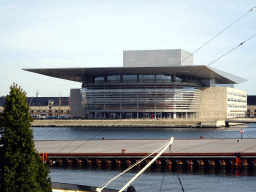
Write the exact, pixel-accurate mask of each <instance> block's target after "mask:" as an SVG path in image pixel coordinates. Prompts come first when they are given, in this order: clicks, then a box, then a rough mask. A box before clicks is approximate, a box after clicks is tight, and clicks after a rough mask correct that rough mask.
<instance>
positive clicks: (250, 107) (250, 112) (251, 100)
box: [246, 95, 256, 118]
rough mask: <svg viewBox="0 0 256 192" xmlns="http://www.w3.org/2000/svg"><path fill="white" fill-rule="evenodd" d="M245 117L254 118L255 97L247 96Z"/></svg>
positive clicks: (255, 115)
mask: <svg viewBox="0 0 256 192" xmlns="http://www.w3.org/2000/svg"><path fill="white" fill-rule="evenodd" d="M246 117H254V118H256V95H248V96H247V113H246Z"/></svg>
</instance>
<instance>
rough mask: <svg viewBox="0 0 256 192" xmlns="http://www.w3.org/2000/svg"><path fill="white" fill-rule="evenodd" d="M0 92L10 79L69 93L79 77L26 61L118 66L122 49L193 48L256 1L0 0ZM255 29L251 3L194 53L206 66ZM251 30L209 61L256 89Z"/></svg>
mask: <svg viewBox="0 0 256 192" xmlns="http://www.w3.org/2000/svg"><path fill="white" fill-rule="evenodd" d="M0 5H1V6H0V26H1V28H0V65H1V67H0V86H1V88H0V96H3V95H7V94H8V93H9V90H10V85H12V84H13V82H15V83H17V84H18V85H20V86H21V87H22V88H23V89H24V90H25V91H26V92H27V96H35V95H36V90H39V95H40V96H56V97H58V96H59V95H60V93H61V96H68V95H69V91H70V88H80V87H81V83H76V82H72V81H67V80H60V79H56V78H51V77H47V76H43V75H38V74H34V73H30V72H26V71H23V70H22V69H23V68H69V67H115V66H122V63H123V50H154V49H183V50H185V51H188V52H191V53H192V52H194V51H195V50H197V49H198V48H199V47H200V46H202V45H203V44H204V43H206V42H207V41H208V40H210V39H211V38H212V37H214V36H215V35H216V34H218V33H219V32H220V31H222V30H223V29H224V28H225V27H227V26H228V25H230V24H231V23H232V22H234V21H235V20H237V19H238V18H239V17H241V16H242V15H244V14H245V13H247V12H248V11H249V10H250V9H251V8H253V7H255V6H256V2H255V0H243V1H241V0H214V1H209V0H179V1H177V0H176V1H172V0H168V1H164V0H158V1H150V0H145V1H139V0H136V1H135V0H129V1H125V0H124V1H123V0H119V1H117V0H116V1H110V0H109V1H103V0H102V1H97V0H92V1H89V0H73V1H66V0H62V1H59V0H58V1H55V0H52V1H50V0H44V1H43V0H41V1H37V0H32V1H26V0H24V1H21V0H20V1H19V0H16V1H15V0H10V1H5V0H2V1H1V3H0ZM255 33H256V8H255V9H254V10H253V11H251V12H249V13H248V14H247V15H246V16H245V17H243V18H242V19H241V20H239V21H238V22H237V23H235V24H234V25H233V26H232V27H230V28H229V29H228V30H227V31H225V32H224V33H222V34H221V35H220V36H218V37H217V38H216V39H215V40H213V41H212V42H211V43H209V44H207V45H206V46H205V47H203V48H202V49H201V50H199V51H198V52H196V53H195V54H194V65H208V64H209V63H211V62H212V61H214V60H215V59H217V58H218V57H220V56H222V55H223V54H225V53H226V52H228V51H230V50H231V49H233V48H234V47H236V46H237V45H239V44H240V43H241V42H243V41H245V40H246V39H248V38H250V37H252V36H253V35H255ZM255 66H256V37H254V38H252V39H251V40H250V41H248V42H246V43H245V44H244V45H243V46H240V47H238V48H237V49H236V50H234V51H233V52H231V53H230V54H228V55H227V56H225V57H223V58H222V59H220V60H218V61H217V62H215V63H213V64H212V65H211V67H214V68H217V69H220V70H223V71H227V72H229V73H231V74H234V75H237V76H239V77H242V78H245V79H247V80H248V82H246V83H242V84H240V85H235V88H238V89H242V90H246V91H247V92H248V94H249V95H256V90H255V88H256V86H255V82H256V78H255V77H256V75H255V73H256V70H255Z"/></svg>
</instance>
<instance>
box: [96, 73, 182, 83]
mask: <svg viewBox="0 0 256 192" xmlns="http://www.w3.org/2000/svg"><path fill="white" fill-rule="evenodd" d="M120 80H121V76H120V75H110V76H107V81H108V82H111V81H112V82H120ZM137 80H138V76H137V75H123V82H131V81H133V82H136V81H137ZM171 80H172V78H171V76H170V75H139V81H147V82H148V81H149V82H150V81H152V82H154V81H160V82H171ZM175 80H176V81H177V82H181V81H182V79H181V78H178V77H176V79H175ZM102 82H104V77H96V78H95V83H102Z"/></svg>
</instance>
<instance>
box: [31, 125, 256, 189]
mask: <svg viewBox="0 0 256 192" xmlns="http://www.w3.org/2000/svg"><path fill="white" fill-rule="evenodd" d="M32 129H33V133H34V139H35V140H95V139H102V138H103V137H104V138H105V139H168V138H170V137H172V136H173V137H174V138H175V139H199V138H200V137H201V136H203V138H206V139H207V138H238V139H240V138H241V137H242V138H256V124H243V125H237V126H233V127H228V128H217V129H216V128H213V129H211V128H206V129H202V128H198V129H197V128H170V129H162V128H161V129H159V128H158V129H155V128H148V129H141V128H138V129H136V128H115V129H107V128H96V129H95V128H82V127H43V128H42V127H33V128H32ZM241 129H243V131H244V132H243V134H242V135H241V133H240V131H241ZM174 142H175V140H174ZM125 168H126V167H124V166H118V167H116V166H111V167H105V166H87V165H82V166H74V165H73V166H71V165H70V166H68V165H63V166H60V165H56V166H51V167H50V171H51V173H50V177H51V180H52V181H53V182H61V183H71V184H80V185H89V186H102V185H103V184H104V183H106V182H107V181H109V180H110V179H112V178H113V177H115V176H116V175H118V174H119V173H120V172H121V171H122V170H124V169H125ZM140 170H141V167H134V168H133V169H132V170H131V171H129V172H128V173H126V174H124V175H122V176H121V177H119V178H118V179H116V180H114V181H113V182H112V183H110V184H109V185H108V186H107V188H112V189H121V188H122V187H123V186H124V185H125V184H126V183H127V182H128V181H129V180H130V179H131V178H132V177H133V176H134V175H135V174H136V173H137V172H139V171H140ZM180 181H181V182H180ZM255 181H256V168H251V167H248V168H241V169H235V168H234V169H226V168H218V169H217V168H215V167H204V168H200V169H198V168H197V169H188V168H184V167H177V168H166V167H158V166H152V167H150V168H149V169H148V170H147V171H146V172H145V173H144V174H142V175H141V176H140V177H139V178H138V179H136V181H134V182H133V183H132V185H133V186H134V187H135V189H136V191H137V192H142V191H149V192H151V191H152V192H155V191H182V187H183V188H184V190H185V191H255V189H256V182H255Z"/></svg>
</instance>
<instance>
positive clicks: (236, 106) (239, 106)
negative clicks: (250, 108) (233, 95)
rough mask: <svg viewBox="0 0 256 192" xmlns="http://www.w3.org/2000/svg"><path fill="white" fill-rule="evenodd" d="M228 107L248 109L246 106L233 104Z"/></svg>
mask: <svg viewBox="0 0 256 192" xmlns="http://www.w3.org/2000/svg"><path fill="white" fill-rule="evenodd" d="M228 107H230V108H246V107H247V106H246V105H232V104H228Z"/></svg>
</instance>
